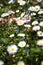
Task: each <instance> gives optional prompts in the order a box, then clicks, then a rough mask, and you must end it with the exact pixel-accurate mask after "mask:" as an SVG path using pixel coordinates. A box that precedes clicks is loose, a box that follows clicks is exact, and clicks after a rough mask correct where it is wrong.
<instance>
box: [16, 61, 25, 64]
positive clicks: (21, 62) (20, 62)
mask: <svg viewBox="0 0 43 65" xmlns="http://www.w3.org/2000/svg"><path fill="white" fill-rule="evenodd" d="M17 65H25V63H24V62H23V61H19V62H18V63H17Z"/></svg>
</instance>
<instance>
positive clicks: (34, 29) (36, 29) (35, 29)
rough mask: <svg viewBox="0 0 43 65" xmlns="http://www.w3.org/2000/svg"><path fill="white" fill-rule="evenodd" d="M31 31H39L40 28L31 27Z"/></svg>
mask: <svg viewBox="0 0 43 65" xmlns="http://www.w3.org/2000/svg"><path fill="white" fill-rule="evenodd" d="M32 30H33V31H38V30H40V26H33V28H32Z"/></svg>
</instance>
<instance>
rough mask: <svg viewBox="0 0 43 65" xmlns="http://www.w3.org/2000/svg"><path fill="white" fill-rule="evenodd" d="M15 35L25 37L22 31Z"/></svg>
mask: <svg viewBox="0 0 43 65" xmlns="http://www.w3.org/2000/svg"><path fill="white" fill-rule="evenodd" d="M17 36H20V37H25V34H23V33H19V34H18V35H17Z"/></svg>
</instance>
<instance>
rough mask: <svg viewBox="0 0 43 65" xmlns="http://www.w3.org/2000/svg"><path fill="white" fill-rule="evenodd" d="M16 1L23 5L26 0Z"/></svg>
mask: <svg viewBox="0 0 43 65" xmlns="http://www.w3.org/2000/svg"><path fill="white" fill-rule="evenodd" d="M18 3H19V4H20V5H25V4H26V1H23V0H18Z"/></svg>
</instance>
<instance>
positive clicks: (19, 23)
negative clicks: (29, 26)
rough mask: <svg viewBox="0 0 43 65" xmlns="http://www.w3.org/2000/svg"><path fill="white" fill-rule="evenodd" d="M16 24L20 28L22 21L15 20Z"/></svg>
mask: <svg viewBox="0 0 43 65" xmlns="http://www.w3.org/2000/svg"><path fill="white" fill-rule="evenodd" d="M16 23H17V25H18V26H21V25H23V24H24V20H16Z"/></svg>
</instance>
